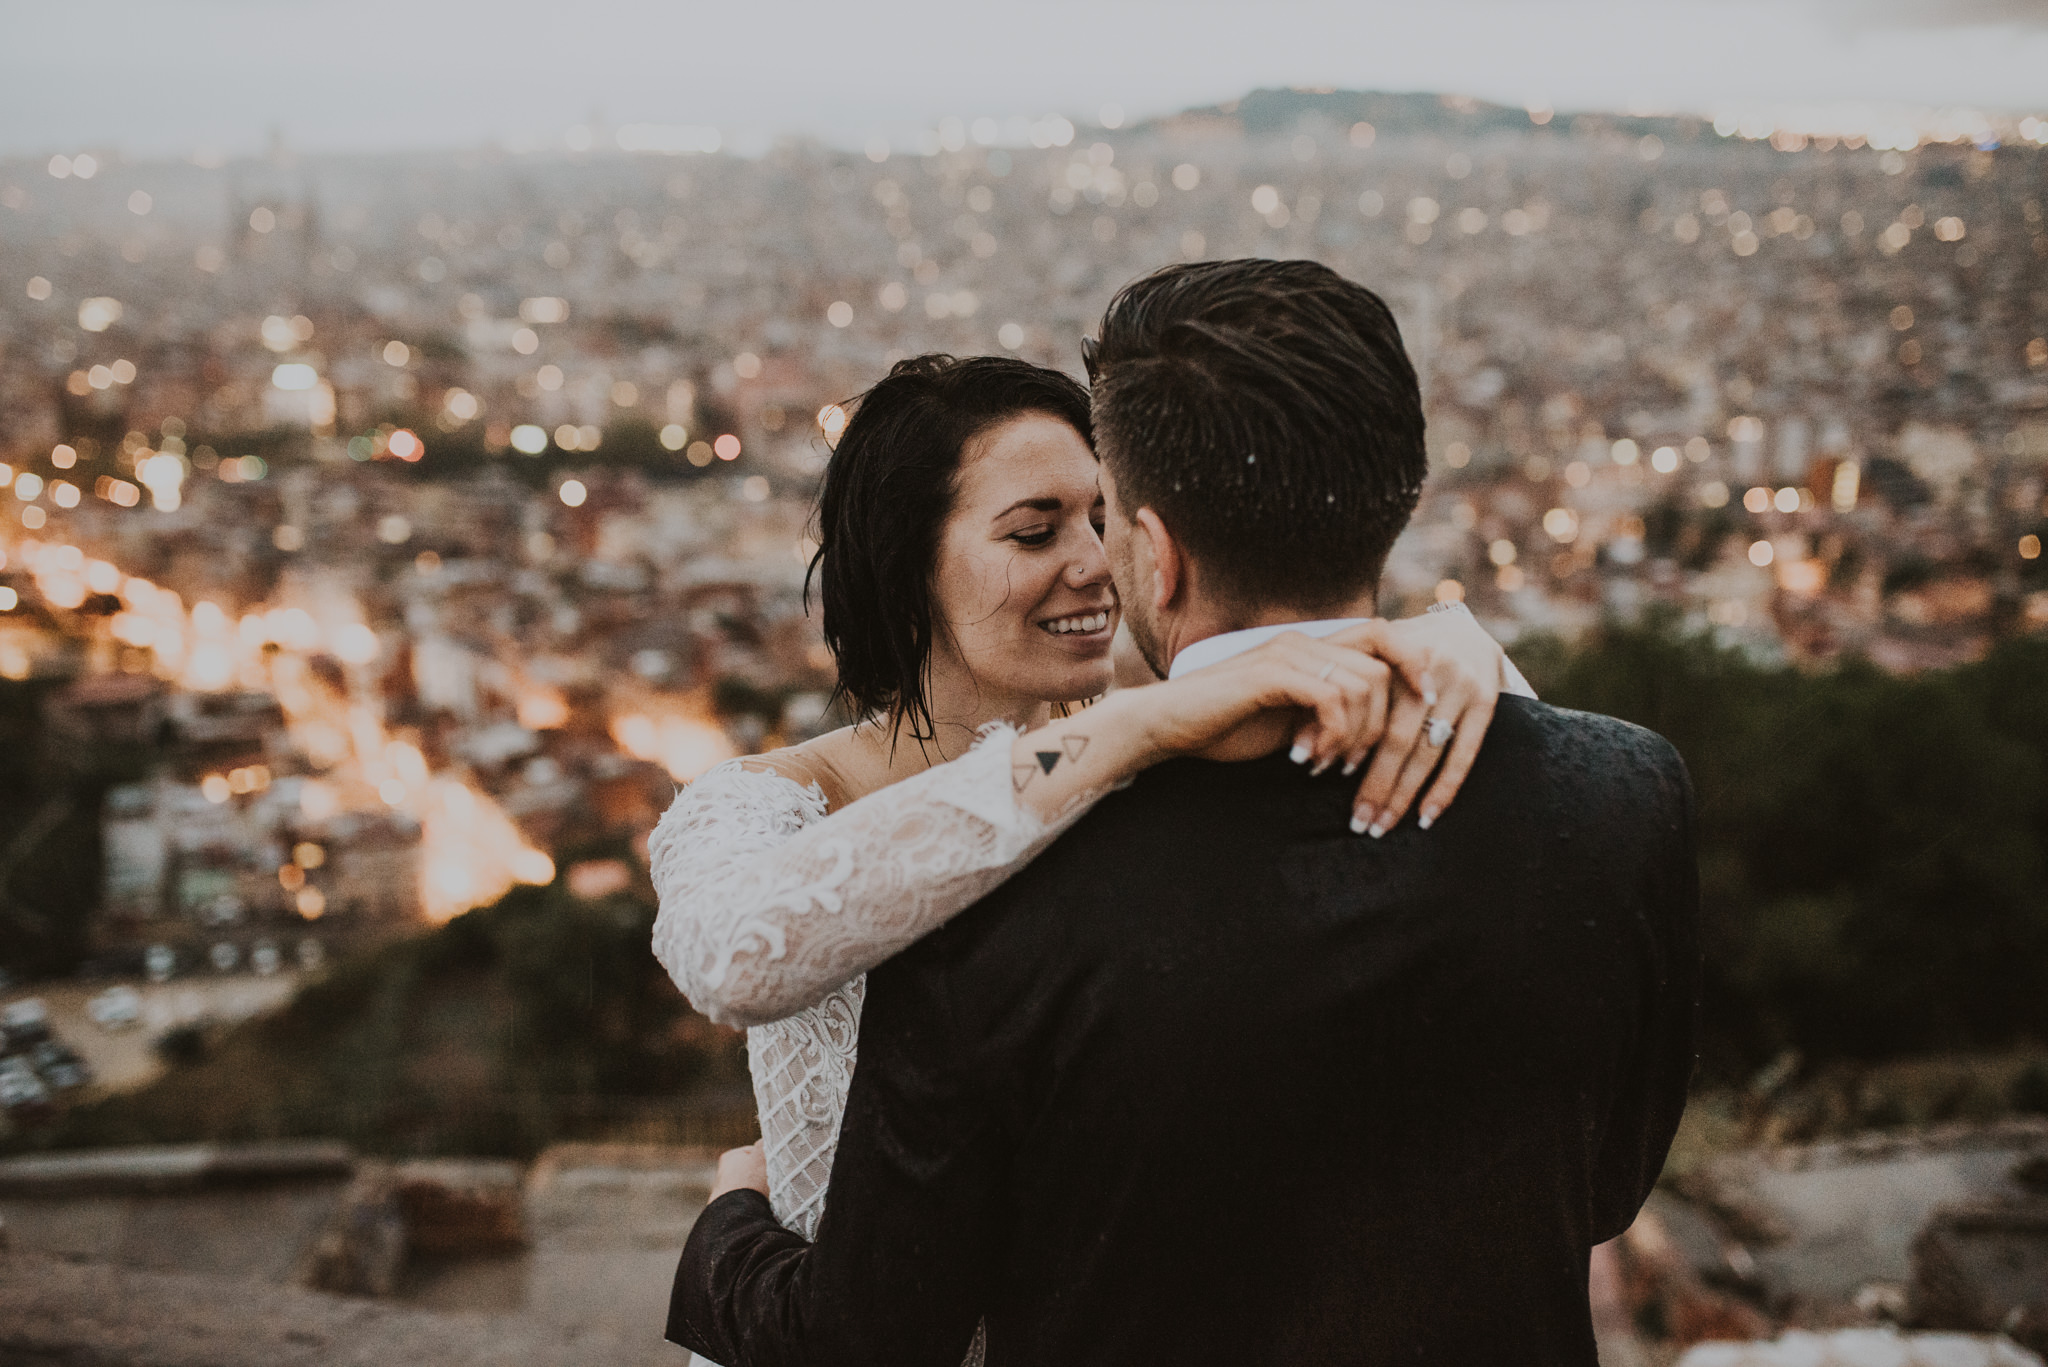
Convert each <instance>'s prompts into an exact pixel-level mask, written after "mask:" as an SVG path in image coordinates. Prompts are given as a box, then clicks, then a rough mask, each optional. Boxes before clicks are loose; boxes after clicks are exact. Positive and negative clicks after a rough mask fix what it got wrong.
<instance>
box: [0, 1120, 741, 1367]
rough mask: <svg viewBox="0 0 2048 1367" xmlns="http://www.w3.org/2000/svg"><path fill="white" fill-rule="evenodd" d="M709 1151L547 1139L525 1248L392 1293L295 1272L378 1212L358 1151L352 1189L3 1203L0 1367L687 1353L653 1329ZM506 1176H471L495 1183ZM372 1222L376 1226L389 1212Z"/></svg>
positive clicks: (335, 1185)
mask: <svg viewBox="0 0 2048 1367" xmlns="http://www.w3.org/2000/svg"><path fill="white" fill-rule="evenodd" d="M714 1158H715V1155H714V1154H713V1153H712V1152H711V1151H709V1150H703V1149H676V1148H658V1147H642V1146H610V1145H564V1146H561V1147H559V1148H556V1149H551V1150H549V1151H548V1152H547V1153H545V1154H543V1155H542V1156H541V1157H540V1159H539V1160H537V1161H536V1162H535V1163H534V1165H533V1166H532V1168H531V1169H530V1170H529V1171H528V1172H527V1173H526V1174H525V1175H524V1182H523V1188H522V1190H523V1195H524V1228H525V1232H526V1239H527V1242H526V1244H525V1246H524V1247H522V1248H518V1249H514V1250H511V1251H509V1252H502V1253H498V1254H493V1255H488V1256H450V1255H443V1254H435V1253H413V1254H412V1255H411V1256H410V1257H409V1258H407V1259H406V1261H405V1263H404V1265H403V1266H402V1268H400V1269H399V1270H398V1271H396V1272H395V1273H392V1274H391V1278H390V1279H391V1280H392V1282H393V1283H394V1294H393V1295H392V1296H391V1297H389V1298H384V1299H374V1300H373V1299H365V1298H360V1297H355V1296H341V1295H335V1294H331V1293H326V1292H320V1291H316V1290H312V1289H308V1288H305V1287H302V1286H299V1285H295V1284H294V1277H295V1275H300V1274H303V1271H304V1260H305V1259H306V1258H308V1257H310V1256H312V1254H313V1253H315V1252H317V1251H318V1249H319V1246H320V1242H321V1240H322V1239H323V1238H324V1237H325V1235H326V1233H327V1232H329V1231H331V1230H332V1229H333V1228H334V1226H333V1224H332V1222H331V1220H330V1217H331V1216H333V1215H335V1214H336V1213H337V1212H340V1211H343V1210H352V1211H356V1212H363V1213H368V1214H372V1215H374V1214H376V1213H377V1212H379V1211H382V1212H384V1215H385V1217H387V1218H388V1216H389V1213H390V1211H391V1210H392V1209H393V1208H394V1207H395V1206H396V1200H397V1195H396V1194H397V1189H398V1175H399V1169H398V1168H395V1167H388V1166H386V1165H382V1164H376V1163H365V1164H363V1165H362V1168H361V1171H360V1172H359V1174H358V1178H357V1180H356V1181H354V1182H351V1183H348V1184H346V1189H344V1184H343V1183H340V1182H334V1181H328V1182H324V1183H308V1184H303V1185H299V1186H271V1187H258V1188H251V1189H246V1190H233V1189H228V1190H222V1189H206V1190H199V1191H193V1192H188V1193H182V1194H176V1195H150V1196H126V1197H108V1196H99V1197H78V1198H68V1199H63V1200H54V1199H48V1200H19V1199H17V1200H8V1201H0V1218H5V1219H6V1220H7V1221H8V1223H9V1224H10V1225H11V1226H12V1228H13V1230H14V1232H15V1233H16V1235H17V1236H18V1237H17V1238H16V1239H15V1241H14V1252H13V1253H12V1254H0V1367H45V1364H57V1363H62V1364H64V1367H99V1365H100V1364H107V1365H108V1367H114V1365H115V1364H118V1367H245V1364H246V1367H258V1365H259V1364H261V1365H262V1367H269V1364H273V1363H275V1364H282V1365H283V1367H328V1364H332V1365H333V1367H356V1364H381V1363H390V1362H398V1363H408V1364H414V1365H415V1367H470V1364H472V1363H474V1364H476V1365H477V1367H485V1364H491V1365H492V1367H528V1364H531V1367H584V1364H590V1367H597V1364H606V1367H657V1364H659V1365H660V1367H683V1364H684V1363H685V1362H686V1361H687V1355H686V1354H684V1353H683V1352H681V1350H679V1349H677V1348H675V1347H673V1346H672V1345H669V1344H667V1343H664V1342H663V1341H662V1338H661V1327H662V1324H663V1321H664V1319H665V1317H666V1312H667V1306H668V1292H669V1286H670V1282H671V1280H672V1279H673V1276H674V1273H675V1262H676V1256H677V1254H678V1253H679V1252H680V1251H681V1248H682V1243H683V1240H684V1238H685V1237H686V1236H687V1235H688V1233H689V1228H690V1225H691V1223H692V1222H693V1221H694V1220H695V1219H696V1216H697V1213H698V1212H699V1211H700V1210H701V1209H702V1208H703V1204H704V1200H705V1198H706V1196H707V1195H708V1193H709V1189H710V1184H711V1180H712V1176H713V1163H714ZM446 1175H448V1174H446V1173H445V1172H444V1173H443V1176H446ZM503 1175H504V1172H503V1170H502V1169H499V1170H495V1171H493V1170H489V1169H487V1170H485V1171H484V1172H481V1173H472V1174H471V1176H474V1177H479V1178H490V1179H492V1180H491V1182H490V1183H489V1184H488V1185H489V1186H490V1187H491V1189H492V1190H493V1191H495V1190H499V1189H500V1188H499V1186H498V1185H497V1179H498V1178H501V1177H503ZM23 1210H28V1211H29V1212H30V1213H31V1215H33V1216H34V1219H33V1220H32V1221H31V1222H30V1223H31V1224H33V1226H34V1227H33V1228H32V1229H31V1228H27V1227H25V1226H24V1224H23V1222H22V1220H21V1219H20V1218H19V1216H18V1212H20V1211H23ZM370 1224H371V1226H372V1227H373V1228H377V1227H381V1228H383V1229H384V1230H385V1231H386V1235H385V1236H384V1237H388V1232H389V1230H390V1228H391V1226H390V1224H389V1223H385V1224H383V1225H382V1226H378V1223H377V1221H376V1220H371V1221H370ZM138 1229H146V1230H147V1231H148V1237H147V1238H146V1239H138V1238H137V1237H136V1231H137V1230H138ZM382 1246H384V1247H388V1245H382Z"/></svg>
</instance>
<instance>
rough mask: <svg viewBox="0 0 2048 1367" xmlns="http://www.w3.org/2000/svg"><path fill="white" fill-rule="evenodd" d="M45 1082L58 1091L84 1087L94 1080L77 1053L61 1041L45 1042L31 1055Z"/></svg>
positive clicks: (31, 1059) (30, 1058)
mask: <svg viewBox="0 0 2048 1367" xmlns="http://www.w3.org/2000/svg"><path fill="white" fill-rule="evenodd" d="M29 1061H30V1062H31V1063H32V1064H34V1065H35V1070H36V1072H37V1073H39V1074H41V1075H42V1079H43V1081H44V1082H45V1083H46V1084H47V1085H49V1086H50V1087H52V1088H54V1089H55V1090H57V1091H60V1092H64V1091H69V1090H70V1089H71V1088H73V1087H83V1086H84V1085H85V1084H86V1083H87V1082H90V1081H91V1080H92V1070H91V1069H90V1068H88V1067H86V1065H85V1060H84V1059H82V1058H80V1057H79V1056H78V1054H77V1052H76V1051H74V1050H73V1049H72V1048H71V1047H70V1046H69V1045H67V1044H64V1043H63V1042H61V1041H59V1040H45V1041H43V1042H42V1043H41V1044H38V1045H37V1046H36V1047H35V1049H34V1051H33V1052H32V1053H30V1055H29Z"/></svg>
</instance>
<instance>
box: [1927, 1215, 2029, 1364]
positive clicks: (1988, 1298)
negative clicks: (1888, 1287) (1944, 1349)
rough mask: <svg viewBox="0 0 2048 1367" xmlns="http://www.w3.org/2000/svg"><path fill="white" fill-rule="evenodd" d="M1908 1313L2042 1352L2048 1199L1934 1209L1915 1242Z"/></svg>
mask: <svg viewBox="0 0 2048 1367" xmlns="http://www.w3.org/2000/svg"><path fill="white" fill-rule="evenodd" d="M1910 1306H1911V1310H1910V1313H1911V1315H1912V1317H1913V1320H1914V1322H1915V1323H1918V1324H1923V1325H1927V1326H1930V1327H1934V1328H1942V1329H1975V1330H2002V1331H2003V1332H2005V1333H2007V1334H2009V1335H2011V1336H2012V1337H2013V1338H2014V1339H2016V1340H2018V1341H2019V1342H2020V1343H2023V1344H2025V1345H2026V1346H2027V1347H2029V1348H2032V1349H2035V1350H2036V1351H2039V1352H2048V1201H2043V1200H2038V1199H2037V1200H2034V1201H2029V1202H2026V1203H2024V1204H2018V1205H2010V1206H1976V1207H1967V1206H1966V1207H1961V1208H1951V1209H1946V1210H1940V1211H1936V1212H1935V1214H1934V1217H1933V1218H1932V1219H1931V1220H1929V1221H1928V1222H1927V1227H1926V1228H1925V1229H1923V1230H1921V1232H1920V1237H1919V1238H1917V1239H1915V1240H1914V1241H1913V1286H1912V1295H1911V1300H1910Z"/></svg>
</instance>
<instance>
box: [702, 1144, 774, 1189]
mask: <svg viewBox="0 0 2048 1367" xmlns="http://www.w3.org/2000/svg"><path fill="white" fill-rule="evenodd" d="M729 1191H758V1192H760V1193H761V1194H762V1195H763V1196H766V1195H767V1194H768V1151H767V1150H766V1149H764V1148H762V1147H761V1145H759V1144H748V1145H746V1146H745V1147H743V1148H737V1149H727V1150H726V1151H725V1152H724V1153H722V1154H720V1155H718V1177H717V1180H716V1181H714V1182H713V1183H712V1186H711V1198H710V1199H711V1200H713V1201H716V1200H717V1199H718V1198H719V1197H721V1196H723V1195H725V1194H726V1193H727V1192H729Z"/></svg>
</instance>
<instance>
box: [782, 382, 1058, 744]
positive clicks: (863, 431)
mask: <svg viewBox="0 0 2048 1367" xmlns="http://www.w3.org/2000/svg"><path fill="white" fill-rule="evenodd" d="M852 412H853V416H852V418H851V419H850V420H849V421H848V422H847V424H846V430H845V431H844V432H842V433H841V434H840V437H839V445H838V446H837V447H836V448H835V449H834V451H833V453H832V460H831V463H830V464H829V465H827V466H826V467H825V483H824V487H823V488H822V489H821V490H820V491H819V494H818V553H817V554H816V555H815V556H813V557H812V558H811V567H810V574H807V575H806V576H805V578H804V592H805V596H806V598H807V599H808V596H809V593H810V577H811V575H816V576H818V578H819V579H820V581H821V590H820V596H821V597H822V599H823V601H824V609H825V613H824V631H825V644H826V645H827V646H828V647H830V648H831V651H832V654H833V657H834V658H835V659H836V660H837V661H838V662H839V687H838V691H837V693H836V694H835V695H834V696H835V697H844V698H846V699H847V700H848V701H850V702H851V703H852V704H853V706H854V708H855V710H856V711H858V712H860V713H862V714H863V715H867V714H876V713H879V714H883V715H886V716H887V717H888V718H889V720H890V723H891V724H892V725H894V724H898V723H900V722H903V721H905V720H907V721H908V722H909V723H910V734H911V736H912V737H913V738H917V739H929V738H930V737H931V735H932V714H931V693H930V674H931V653H932V623H933V614H932V575H933V572H934V569H935V567H936V564H937V560H938V551H939V532H940V529H941V528H942V527H944V525H945V522H946V518H947V516H948V515H949V514H950V513H951V512H952V510H953V495H954V491H955V488H956V480H955V476H956V475H957V474H958V473H959V470H960V456H961V453H962V452H963V451H964V450H965V449H966V447H967V444H968V443H969V442H971V441H973V440H974V439H975V438H976V437H978V436H980V435H981V434H982V433H983V432H986V431H988V430H989V429H990V428H992V427H995V426H997V425H998V424H1000V423H1003V422H1006V421H1008V420H1009V419H1011V418H1015V417H1019V416H1022V415H1023V414H1026V413H1043V414H1045V415H1047V416H1048V417H1053V418H1058V419H1059V420H1060V421H1061V422H1064V423H1067V424H1068V425H1070V426H1071V427H1073V429H1074V430H1075V431H1077V432H1079V433H1080V434H1081V436H1082V438H1083V439H1084V440H1086V439H1090V438H1091V436H1092V429H1091V427H1090V425H1089V416H1088V391H1087V390H1086V389H1085V388H1083V387H1082V386H1081V384H1080V383H1079V382H1078V381H1076V380H1074V379H1073V378H1072V377H1070V376H1067V375H1063V374H1061V373H1060V372H1059V371H1057V370H1048V369H1046V368H1045V367H1044V366H1036V365H1032V364H1030V363H1029V362H1028V361H1019V360H1014V359H1012V358H1010V357H1007V356H972V357H967V358H965V359H960V358H956V357H952V356H941V355H931V356H914V357H912V358H911V359H909V360H907V361H899V362H897V363H896V365H895V366H894V367H893V368H892V369H891V370H890V371H889V374H888V376H887V378H885V379H883V380H882V381H881V382H880V383H879V384H877V385H875V387H874V388H872V389H870V390H868V392H867V393H865V394H863V395H861V396H860V397H859V398H858V399H855V400H853V401H852Z"/></svg>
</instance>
